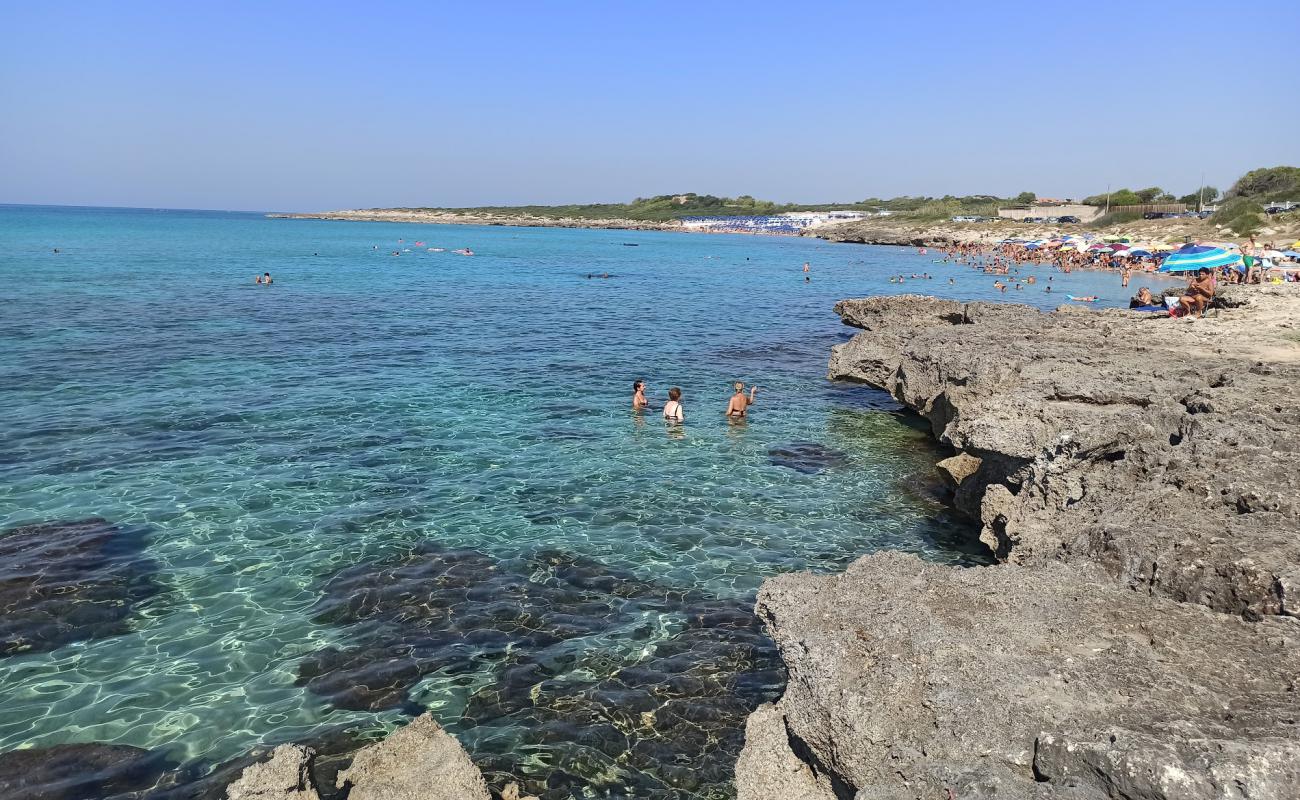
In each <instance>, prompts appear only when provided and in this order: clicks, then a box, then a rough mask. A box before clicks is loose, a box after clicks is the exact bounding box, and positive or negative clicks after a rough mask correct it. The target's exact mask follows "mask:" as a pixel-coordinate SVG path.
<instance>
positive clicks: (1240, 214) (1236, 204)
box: [1210, 181, 1264, 236]
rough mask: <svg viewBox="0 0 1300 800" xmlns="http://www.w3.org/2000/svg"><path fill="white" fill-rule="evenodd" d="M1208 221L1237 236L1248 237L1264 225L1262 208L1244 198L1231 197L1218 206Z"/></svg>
mask: <svg viewBox="0 0 1300 800" xmlns="http://www.w3.org/2000/svg"><path fill="white" fill-rule="evenodd" d="M1238 183H1240V181H1238ZM1234 188H1235V187H1234ZM1210 221H1212V222H1213V223H1214V224H1216V225H1225V226H1227V227H1229V228H1231V229H1232V232H1233V233H1235V234H1237V235H1238V236H1250V235H1252V234H1254V233H1255V232H1256V231H1258V230H1259V229H1260V228H1261V227H1263V225H1264V207H1263V206H1261V205H1260V204H1259V203H1257V202H1255V201H1254V200H1251V199H1249V198H1246V197H1233V198H1232V199H1230V200H1228V202H1226V203H1224V204H1223V205H1221V206H1219V210H1218V211H1216V212H1214V216H1212V217H1210Z"/></svg>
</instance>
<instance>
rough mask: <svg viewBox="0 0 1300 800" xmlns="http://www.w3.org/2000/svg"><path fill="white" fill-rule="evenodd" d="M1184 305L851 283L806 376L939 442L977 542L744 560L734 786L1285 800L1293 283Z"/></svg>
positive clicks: (1290, 768)
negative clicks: (745, 599) (763, 645)
mask: <svg viewBox="0 0 1300 800" xmlns="http://www.w3.org/2000/svg"><path fill="white" fill-rule="evenodd" d="M1294 288H1295V287H1262V288H1254V287H1252V288H1251V290H1249V291H1242V292H1236V293H1234V292H1226V293H1225V294H1224V296H1223V297H1222V302H1221V303H1220V305H1221V308H1219V309H1217V310H1216V311H1213V312H1212V313H1211V315H1209V316H1207V317H1206V318H1204V319H1201V320H1197V321H1189V320H1181V321H1175V320H1170V319H1167V318H1154V317H1151V316H1150V315H1142V314H1139V313H1137V312H1128V311H1119V310H1114V311H1102V312H1096V311H1086V310H1074V309H1064V308H1063V309H1060V310H1057V311H1055V312H1051V313H1041V312H1038V311H1036V310H1034V309H1030V308H1027V307H1021V306H1004V305H994V304H981V303H972V304H962V303H956V302H950V301H942V300H936V299H933V298H925V297H890V298H884V297H878V298H869V299H865V300H849V301H844V302H842V303H840V304H839V305H838V306H837V307H836V311H837V312H838V313H839V314H840V316H841V318H842V319H843V320H844V322H845V323H846V324H848V325H851V326H854V327H857V328H860V329H862V331H863V332H862V333H860V334H858V335H857V336H855V337H854V338H853V339H852V340H851V341H849V342H848V343H846V344H843V345H840V346H838V347H836V348H835V350H834V352H833V354H832V357H831V364H830V375H831V377H832V378H835V379H840V380H851V381H860V382H865V383H869V384H872V385H874V386H878V387H880V388H883V389H885V390H887V391H889V392H890V393H891V394H893V396H894V397H895V398H897V399H898V400H899V401H900V402H902V403H904V404H906V405H907V406H909V407H910V408H912V409H914V410H916V411H917V412H919V413H920V414H922V415H923V416H925V417H926V418H928V420H929V421H930V424H931V426H932V429H933V432H934V434H935V436H936V437H937V438H938V439H939V440H940V441H941V442H943V443H944V444H946V445H948V446H950V447H952V449H953V451H954V452H953V455H952V457H950V458H948V459H946V460H945V461H943V462H941V464H940V465H939V466H940V471H941V473H943V475H944V476H945V478H946V479H947V481H948V482H949V484H950V486H951V487H952V490H953V500H954V503H955V504H956V506H957V507H958V508H959V509H961V510H963V511H965V512H966V513H968V514H970V515H971V516H972V517H974V518H975V519H977V520H978V521H979V522H980V525H981V539H982V540H983V541H984V542H985V543H986V544H987V545H988V546H989V547H990V549H991V550H992V551H993V552H994V553H995V555H996V556H997V558H998V560H999V561H1000V562H1001V563H1000V564H999V565H998V566H993V567H984V568H972V569H961V568H953V567H943V566H935V565H927V564H924V563H923V562H921V561H920V560H919V559H916V558H915V557H911V556H903V555H899V554H893V553H881V554H876V555H872V556H867V557H865V558H862V559H860V560H859V561H857V562H856V563H855V564H853V565H852V566H851V567H850V568H849V569H848V570H847V571H846V572H845V573H844V574H842V575H839V576H812V575H786V576H781V577H778V578H775V579H773V580H770V581H768V582H767V583H766V584H765V585H764V587H763V589H762V590H761V591H760V593H759V598H758V603H757V610H758V613H759V615H760V617H761V618H762V619H763V621H764V623H765V624H766V625H767V627H768V630H769V632H770V633H771V634H772V636H773V638H774V639H775V640H776V642H777V644H778V646H779V648H780V651H781V655H782V657H783V659H784V660H785V662H786V664H787V666H788V668H789V673H790V674H789V684H788V688H787V690H786V693H785V695H784V696H783V697H782V698H781V699H780V700H779V701H777V702H776V703H775V704H773V705H767V706H764V707H762V708H760V709H759V710H758V711H757V712H755V713H754V714H753V715H752V716H751V718H750V720H749V725H748V728H747V731H746V745H745V750H744V752H743V753H742V756H741V758H740V762H739V764H738V766H737V786H738V790H739V794H740V797H741V798H742V800H747V799H748V798H765V797H777V796H780V797H787V798H799V797H806V798H846V797H856V798H858V800H867V799H868V798H937V799H938V800H951V799H952V798H956V799H957V800H970V799H971V798H995V797H996V798H1079V799H1080V800H1092V799H1093V798H1151V799H1153V800H1154V799H1156V798H1168V800H1173V799H1174V798H1180V799H1186V798H1190V799H1192V800H1196V799H1197V798H1227V797H1241V798H1253V799H1255V800H1258V799H1259V798H1275V799H1276V800H1282V799H1283V798H1295V797H1300V788H1297V787H1300V692H1298V690H1297V684H1300V425H1298V424H1297V423H1298V422H1300V405H1297V402H1296V399H1295V397H1296V395H1295V387H1296V386H1297V385H1298V384H1300V292H1296V291H1294Z"/></svg>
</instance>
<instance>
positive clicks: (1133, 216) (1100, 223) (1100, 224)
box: [1088, 210, 1142, 228]
mask: <svg viewBox="0 0 1300 800" xmlns="http://www.w3.org/2000/svg"><path fill="white" fill-rule="evenodd" d="M1140 219H1142V213H1141V212H1139V211H1123V210H1120V211H1112V212H1110V213H1109V214H1102V215H1101V216H1100V217H1097V218H1096V219H1094V220H1093V221H1092V222H1089V223H1088V227H1089V228H1105V227H1107V226H1110V225H1123V224H1125V223H1129V222H1137V221H1138V220H1140Z"/></svg>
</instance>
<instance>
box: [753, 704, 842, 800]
mask: <svg viewBox="0 0 1300 800" xmlns="http://www.w3.org/2000/svg"><path fill="white" fill-rule="evenodd" d="M736 788H737V800H769V798H777V797H779V798H782V800H836V799H835V791H834V789H833V788H832V786H831V783H830V778H829V776H827V775H824V774H822V775H819V774H818V773H817V772H815V771H814V770H813V767H812V766H811V765H810V764H808V763H807V762H805V761H803V760H801V759H800V758H799V757H798V756H796V755H795V754H794V751H793V749H792V748H791V743H790V734H789V731H787V730H786V727H785V718H784V717H782V716H781V712H779V711H777V710H776V708H775V707H774V706H773V705H772V704H771V703H764V704H763V705H762V706H760V707H759V708H758V709H757V710H756V711H754V713H753V714H750V715H749V721H748V722H746V723H745V749H744V750H742V751H741V754H740V759H739V760H738V761H737V762H736Z"/></svg>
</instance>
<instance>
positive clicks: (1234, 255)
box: [1003, 234, 1300, 272]
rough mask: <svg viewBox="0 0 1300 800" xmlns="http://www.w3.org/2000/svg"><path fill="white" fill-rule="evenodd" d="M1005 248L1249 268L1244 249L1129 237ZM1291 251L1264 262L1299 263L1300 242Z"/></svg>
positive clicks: (1185, 267) (1269, 254)
mask: <svg viewBox="0 0 1300 800" xmlns="http://www.w3.org/2000/svg"><path fill="white" fill-rule="evenodd" d="M1003 241H1004V243H1006V244H1020V245H1023V246H1024V248H1025V249H1026V250H1039V249H1056V250H1061V251H1071V250H1074V251H1080V252H1088V253H1112V254H1115V255H1122V256H1126V257H1132V258H1153V257H1155V256H1156V255H1163V256H1164V260H1163V261H1162V262H1161V264H1160V266H1159V267H1158V271H1159V272H1195V271H1196V270H1198V269H1201V268H1202V267H1205V268H1208V269H1218V268H1221V267H1223V268H1229V269H1235V270H1237V271H1238V272H1245V271H1246V264H1245V261H1244V259H1243V258H1242V256H1241V252H1240V250H1241V247H1240V246H1239V245H1235V244H1232V243H1229V242H1224V243H1216V242H1203V243H1200V244H1185V245H1182V246H1181V247H1180V246H1178V245H1172V244H1168V243H1166V242H1140V243H1134V242H1133V241H1132V240H1131V239H1129V238H1128V237H1126V236H1105V237H1102V238H1101V239H1100V240H1096V237H1094V236H1091V235H1084V236H1076V235H1073V234H1071V235H1067V236H1061V237H1059V238H1056V239H1037V240H1033V239H1005V240H1003ZM1292 248H1294V249H1292V250H1286V251H1280V250H1266V251H1264V252H1263V253H1261V254H1260V257H1261V258H1275V259H1276V258H1296V259H1300V241H1297V242H1296V243H1295V244H1293V245H1292Z"/></svg>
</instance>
